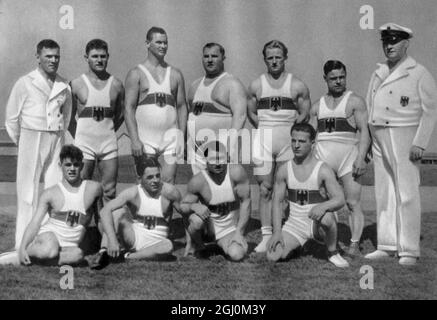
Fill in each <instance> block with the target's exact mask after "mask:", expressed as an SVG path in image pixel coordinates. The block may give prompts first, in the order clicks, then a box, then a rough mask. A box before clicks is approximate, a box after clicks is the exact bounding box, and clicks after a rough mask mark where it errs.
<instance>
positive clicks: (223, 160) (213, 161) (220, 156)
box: [206, 149, 228, 174]
mask: <svg viewBox="0 0 437 320" xmlns="http://www.w3.org/2000/svg"><path fill="white" fill-rule="evenodd" d="M227 162H228V161H227V155H226V152H224V151H219V152H217V151H216V150H213V149H209V150H208V156H207V158H206V168H207V170H208V171H209V172H211V173H215V174H218V173H222V172H224V171H225V170H226V166H227Z"/></svg>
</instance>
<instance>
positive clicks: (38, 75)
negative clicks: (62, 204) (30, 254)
mask: <svg viewBox="0 0 437 320" xmlns="http://www.w3.org/2000/svg"><path fill="white" fill-rule="evenodd" d="M36 59H37V61H38V68H37V69H36V70H34V71H32V72H30V73H28V74H27V75H25V76H23V77H21V78H20V79H19V80H18V81H17V82H16V83H15V85H14V87H13V88H12V91H11V94H10V96H9V100H8V104H7V106H6V123H5V124H6V130H7V131H8V134H9V136H10V137H11V139H12V141H13V142H14V143H15V144H17V145H18V162H17V223H16V231H15V248H16V249H18V248H19V247H20V242H21V239H22V238H23V233H24V230H25V229H26V227H27V225H28V224H29V222H30V221H31V220H32V216H33V214H34V213H35V211H36V207H37V202H38V196H39V182H40V179H41V177H43V180H44V188H48V187H50V186H52V185H54V184H56V183H57V182H59V181H60V180H61V178H62V174H61V170H60V167H59V165H58V159H59V152H60V150H61V146H62V145H63V143H64V131H65V130H66V129H67V126H68V123H69V121H70V114H71V89H70V87H69V85H68V83H67V81H66V80H65V79H63V78H61V77H60V76H59V75H58V74H57V70H58V66H59V61H60V48H59V45H58V44H57V43H56V42H55V41H53V40H50V39H45V40H42V41H40V42H39V43H38V45H37V47H36Z"/></svg>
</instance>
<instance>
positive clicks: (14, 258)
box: [0, 251, 20, 266]
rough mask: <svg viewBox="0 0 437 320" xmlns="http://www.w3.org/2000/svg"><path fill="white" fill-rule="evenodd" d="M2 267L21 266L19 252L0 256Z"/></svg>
mask: <svg viewBox="0 0 437 320" xmlns="http://www.w3.org/2000/svg"><path fill="white" fill-rule="evenodd" d="M0 265H13V266H19V265H20V259H19V258H18V252H17V251H10V252H5V253H2V254H0Z"/></svg>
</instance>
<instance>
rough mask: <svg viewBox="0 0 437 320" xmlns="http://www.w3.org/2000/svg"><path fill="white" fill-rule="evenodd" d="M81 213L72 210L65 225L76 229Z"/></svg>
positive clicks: (68, 213)
mask: <svg viewBox="0 0 437 320" xmlns="http://www.w3.org/2000/svg"><path fill="white" fill-rule="evenodd" d="M80 215H81V213H80V212H79V211H76V210H70V211H68V212H67V216H66V218H65V223H66V224H67V226H69V227H76V226H77V225H78V224H79V221H80Z"/></svg>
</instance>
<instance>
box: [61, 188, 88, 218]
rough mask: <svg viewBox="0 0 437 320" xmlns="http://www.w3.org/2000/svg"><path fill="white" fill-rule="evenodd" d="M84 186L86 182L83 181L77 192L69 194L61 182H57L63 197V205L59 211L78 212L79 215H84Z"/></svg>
mask: <svg viewBox="0 0 437 320" xmlns="http://www.w3.org/2000/svg"><path fill="white" fill-rule="evenodd" d="M86 184H87V181H86V180H83V181H82V184H81V185H80V187H79V190H78V191H77V192H70V191H68V190H67V189H66V188H65V187H64V185H63V184H62V182H59V183H58V186H59V189H61V192H62V194H63V195H64V205H63V206H62V208H61V210H59V211H78V212H80V213H81V214H83V215H86V208H85V201H84V200H85V199H84V195H85V187H86Z"/></svg>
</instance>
